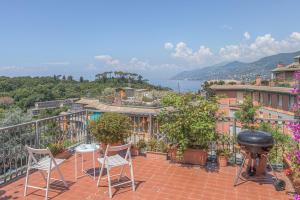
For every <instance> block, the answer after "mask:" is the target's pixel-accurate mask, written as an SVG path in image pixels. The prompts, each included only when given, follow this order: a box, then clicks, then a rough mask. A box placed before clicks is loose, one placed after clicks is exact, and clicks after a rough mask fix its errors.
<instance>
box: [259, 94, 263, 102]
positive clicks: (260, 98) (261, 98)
mask: <svg viewBox="0 0 300 200" xmlns="http://www.w3.org/2000/svg"><path fill="white" fill-rule="evenodd" d="M258 96H259V102H260V103H263V102H264V99H263V95H262V93H259V94H258Z"/></svg>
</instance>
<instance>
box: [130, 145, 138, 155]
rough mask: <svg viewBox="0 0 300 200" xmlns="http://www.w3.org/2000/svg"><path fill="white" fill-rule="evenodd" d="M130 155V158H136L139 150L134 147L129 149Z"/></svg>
mask: <svg viewBox="0 0 300 200" xmlns="http://www.w3.org/2000/svg"><path fill="white" fill-rule="evenodd" d="M131 155H132V156H138V155H140V150H139V149H138V148H136V147H131Z"/></svg>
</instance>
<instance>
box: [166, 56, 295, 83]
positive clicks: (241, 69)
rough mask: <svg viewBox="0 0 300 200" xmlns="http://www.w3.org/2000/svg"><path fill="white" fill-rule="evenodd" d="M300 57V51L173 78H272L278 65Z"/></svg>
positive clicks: (209, 68)
mask: <svg viewBox="0 0 300 200" xmlns="http://www.w3.org/2000/svg"><path fill="white" fill-rule="evenodd" d="M298 55H300V51H297V52H294V53H280V54H277V55H273V56H267V57H264V58H261V59H259V60H257V61H255V62H251V63H244V62H239V61H234V62H230V63H227V64H217V65H213V66H208V67H204V68H201V69H195V70H191V71H183V72H181V73H179V74H177V75H176V76H174V77H172V79H173V80H183V79H188V80H217V79H236V80H253V79H255V76H256V75H258V74H259V75H261V76H262V77H263V78H264V79H268V78H270V77H271V70H273V69H274V68H276V65H277V64H278V63H282V64H290V63H292V62H293V58H294V57H295V56H298Z"/></svg>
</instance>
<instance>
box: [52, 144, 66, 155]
mask: <svg viewBox="0 0 300 200" xmlns="http://www.w3.org/2000/svg"><path fill="white" fill-rule="evenodd" d="M48 148H49V150H50V151H51V153H52V155H53V156H54V157H55V156H57V155H58V154H60V153H62V152H63V151H64V150H65V147H64V145H63V144H62V143H61V142H57V143H50V144H49V145H48Z"/></svg>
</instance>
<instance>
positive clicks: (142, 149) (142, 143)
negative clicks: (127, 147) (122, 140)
mask: <svg viewBox="0 0 300 200" xmlns="http://www.w3.org/2000/svg"><path fill="white" fill-rule="evenodd" d="M136 147H137V149H138V150H139V152H140V153H144V152H145V150H146V147H147V144H146V142H145V140H143V139H142V140H139V141H138V142H137V144H136Z"/></svg>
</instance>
